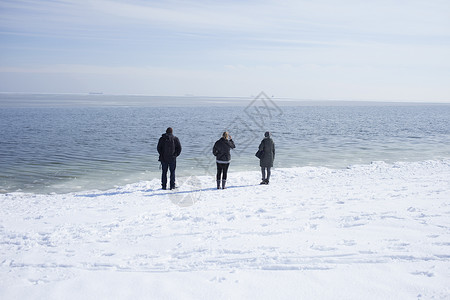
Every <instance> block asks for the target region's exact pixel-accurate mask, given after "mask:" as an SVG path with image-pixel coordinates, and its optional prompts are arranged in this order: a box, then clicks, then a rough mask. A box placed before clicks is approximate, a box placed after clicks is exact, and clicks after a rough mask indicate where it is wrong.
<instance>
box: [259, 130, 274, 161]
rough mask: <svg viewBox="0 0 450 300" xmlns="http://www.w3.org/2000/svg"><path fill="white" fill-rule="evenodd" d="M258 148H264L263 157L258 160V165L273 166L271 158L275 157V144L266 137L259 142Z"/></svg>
mask: <svg viewBox="0 0 450 300" xmlns="http://www.w3.org/2000/svg"><path fill="white" fill-rule="evenodd" d="M259 150H264V155H263V157H261V158H260V160H259V166H260V167H265V168H271V167H273V160H274V159H275V144H274V142H273V140H272V139H271V138H270V137H266V138H264V139H263V140H262V141H261V144H259Z"/></svg>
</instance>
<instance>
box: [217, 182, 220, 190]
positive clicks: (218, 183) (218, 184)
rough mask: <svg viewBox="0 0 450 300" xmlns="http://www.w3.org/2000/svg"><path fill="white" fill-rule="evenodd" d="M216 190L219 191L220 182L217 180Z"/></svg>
mask: <svg viewBox="0 0 450 300" xmlns="http://www.w3.org/2000/svg"><path fill="white" fill-rule="evenodd" d="M217 189H218V190H219V189H220V180H217Z"/></svg>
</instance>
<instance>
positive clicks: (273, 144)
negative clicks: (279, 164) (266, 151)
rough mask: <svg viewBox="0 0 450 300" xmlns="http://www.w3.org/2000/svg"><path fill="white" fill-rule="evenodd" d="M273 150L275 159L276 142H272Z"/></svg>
mask: <svg viewBox="0 0 450 300" xmlns="http://www.w3.org/2000/svg"><path fill="white" fill-rule="evenodd" d="M272 149H273V150H272V152H273V159H275V143H274V142H272Z"/></svg>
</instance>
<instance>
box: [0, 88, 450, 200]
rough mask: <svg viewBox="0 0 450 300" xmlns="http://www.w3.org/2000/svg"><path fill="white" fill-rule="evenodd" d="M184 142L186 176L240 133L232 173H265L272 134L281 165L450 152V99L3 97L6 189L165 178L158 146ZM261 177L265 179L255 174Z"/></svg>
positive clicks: (1, 167) (0, 135) (54, 189)
mask: <svg viewBox="0 0 450 300" xmlns="http://www.w3.org/2000/svg"><path fill="white" fill-rule="evenodd" d="M167 127H172V128H173V130H174V134H175V135H176V136H177V137H178V138H179V139H180V142H181V145H182V153H181V155H180V156H179V158H178V159H177V169H176V172H177V177H179V176H182V177H183V176H199V175H211V178H212V181H213V180H214V177H213V176H214V174H215V170H216V169H215V158H214V156H213V154H212V147H213V145H214V142H215V141H216V140H218V139H219V138H220V136H221V135H222V133H223V132H224V131H228V132H229V133H230V135H231V136H232V138H233V140H234V142H235V144H236V149H234V150H233V151H232V161H231V165H230V169H229V173H230V174H232V173H233V172H241V171H252V170H255V171H256V170H259V160H258V159H257V158H256V157H255V152H256V151H257V149H258V145H259V143H260V142H261V140H262V139H263V137H264V133H265V132H266V131H269V132H270V133H271V135H272V138H273V140H274V142H275V148H276V156H275V163H274V170H275V171H276V169H277V168H292V167H305V166H312V167H327V168H336V169H340V168H347V167H349V166H352V165H358V164H370V163H372V162H374V161H384V162H386V163H393V162H399V161H402V162H414V161H424V160H443V159H449V158H450V104H439V103H404V102H401V103H395V102H392V103H388V102H358V101H349V102H344V101H307V100H296V99H286V98H276V97H274V96H269V95H267V94H265V93H263V92H262V93H259V94H256V95H253V96H249V97H240V98H238V97H234V98H233V97H196V96H184V97H157V96H141V95H104V94H100V93H93V94H14V93H2V94H0V193H10V192H25V193H36V194H51V193H57V194H61V193H69V192H79V191H87V190H108V189H111V188H115V187H120V186H124V185H127V184H131V183H136V182H141V181H148V180H153V179H159V178H160V176H161V171H160V164H159V162H158V153H157V151H156V145H157V143H158V139H159V138H160V137H161V135H162V134H163V133H164V132H165V131H166V128H167ZM255 180H257V179H255Z"/></svg>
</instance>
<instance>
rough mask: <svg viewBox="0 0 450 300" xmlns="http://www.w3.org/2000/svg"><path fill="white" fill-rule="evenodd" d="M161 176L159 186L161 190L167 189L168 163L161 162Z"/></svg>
mask: <svg viewBox="0 0 450 300" xmlns="http://www.w3.org/2000/svg"><path fill="white" fill-rule="evenodd" d="M161 167H162V175H161V186H162V188H163V190H165V189H166V188H167V170H168V169H169V163H167V162H163V161H162V162H161Z"/></svg>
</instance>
